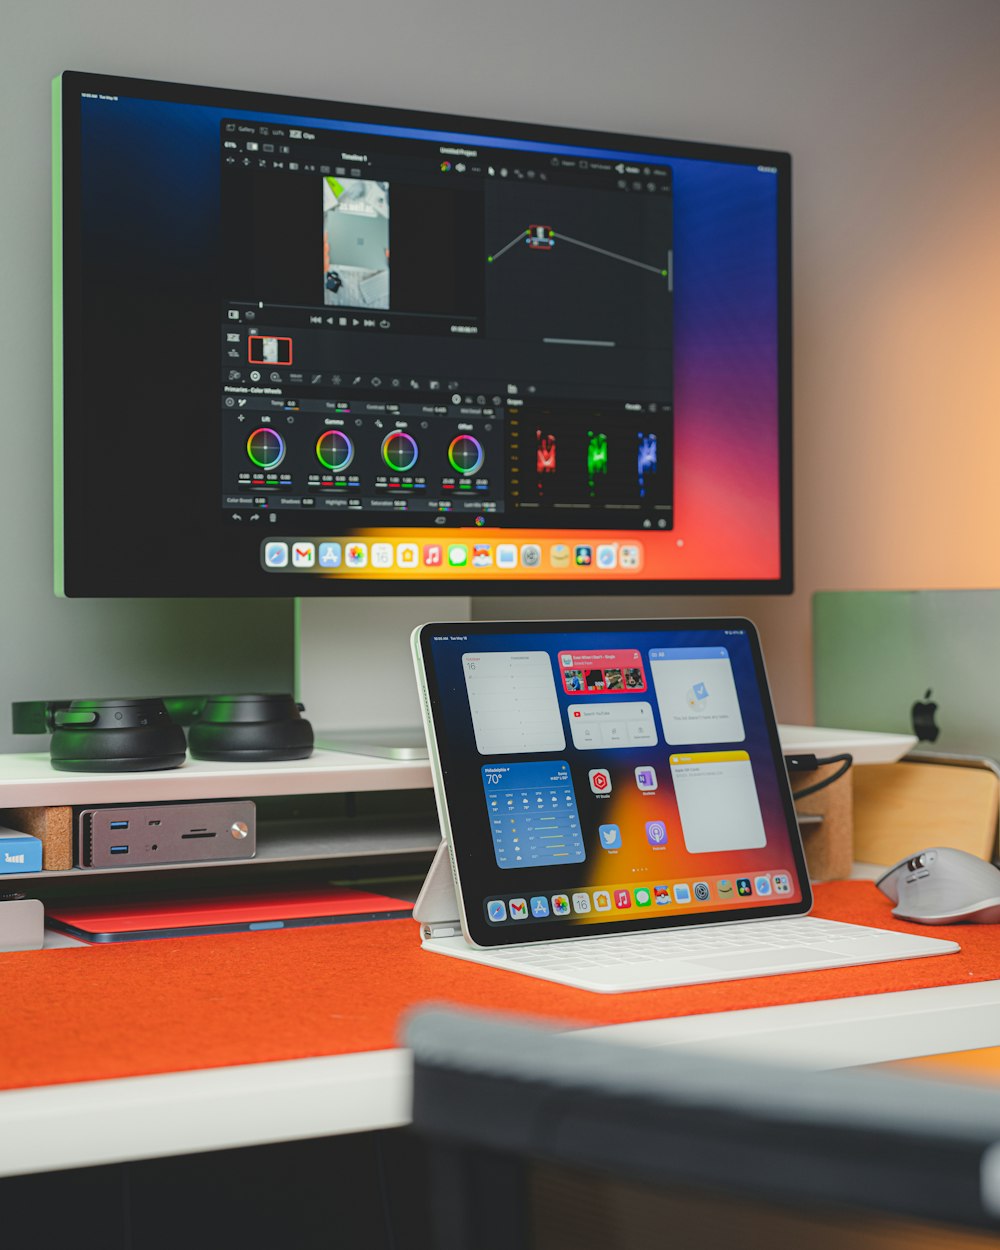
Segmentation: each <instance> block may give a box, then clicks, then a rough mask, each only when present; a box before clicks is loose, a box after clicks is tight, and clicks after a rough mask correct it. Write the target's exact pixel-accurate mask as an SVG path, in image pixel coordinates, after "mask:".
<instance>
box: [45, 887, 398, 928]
mask: <svg viewBox="0 0 1000 1250" xmlns="http://www.w3.org/2000/svg"><path fill="white" fill-rule="evenodd" d="M412 907H413V905H412V903H407V902H404V901H403V900H402V899H398V898H389V897H388V896H387V895H384V894H371V893H369V892H368V891H367V890H353V889H349V888H347V887H346V886H324V887H321V888H319V889H301V890H274V891H271V892H268V893H266V894H244V895H226V896H223V897H219V898H188V899H158V900H156V901H155V902H143V903H131V902H129V903H123V902H113V903H78V902H59V903H53V904H52V905H51V906H49V907H47V908H46V915H45V923H46V924H47V925H48V926H49V927H50V928H52V929H56V930H58V931H59V932H61V933H68V934H69V935H70V936H71V937H75V938H80V939H81V940H82V941H84V942H127V941H136V940H141V939H144V938H158V937H190V936H193V935H195V934H199V933H239V932H246V931H248V930H257V929H284V928H297V927H300V926H303V925H319V924H339V923H343V922H344V921H350V920H388V919H391V918H396V917H399V916H405V915H408V914H409V913H410V912H411V911H412Z"/></svg>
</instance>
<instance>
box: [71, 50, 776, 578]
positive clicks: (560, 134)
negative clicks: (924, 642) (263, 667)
mask: <svg viewBox="0 0 1000 1250" xmlns="http://www.w3.org/2000/svg"><path fill="white" fill-rule="evenodd" d="M52 89H53V117H52V123H53V142H52V168H53V177H52V195H53V214H52V217H53V277H52V282H53V486H54V499H53V514H54V540H55V541H54V563H55V569H54V572H55V590H56V594H57V595H59V596H61V597H71V598H76V597H80V598H83V597H87V598H113V597H123V596H133V595H134V593H135V592H134V591H131V590H130V589H129V588H128V586H127V585H124V584H123V585H121V586H119V587H102V588H100V589H97V590H95V589H94V588H93V585H92V584H91V585H88V577H87V575H86V573H85V572H81V571H80V569H79V567H78V566H76V565H75V566H74V568H73V569H72V570H71V569H69V568H68V567H67V560H68V551H67V544H66V541H65V539H66V531H67V526H68V525H69V524H71V516H70V510H69V509H68V507H67V501H66V497H65V493H66V479H67V466H66V464H65V455H66V453H65V447H64V430H65V428H66V425H67V422H68V421H71V420H73V419H75V416H76V413H75V409H76V406H77V405H79V403H80V400H79V383H80V375H81V372H82V352H81V350H80V346H79V345H80V336H79V334H78V333H77V328H78V322H79V320H80V317H81V316H82V307H83V294H84V293H83V290H82V262H81V254H80V252H81V249H80V242H81V240H80V230H79V221H80V213H79V208H80V193H79V188H80V178H81V166H82V154H81V131H80V126H81V94H82V93H84V92H96V93H101V92H106V93H109V94H119V95H132V96H137V97H139V98H143V99H150V100H164V101H169V102H172V103H180V104H191V105H206V106H209V107H215V108H232V109H240V110H248V111H254V110H259V111H261V112H272V113H275V112H277V113H282V112H287V113H290V114H298V115H306V116H311V117H316V118H317V119H320V120H323V119H327V120H330V121H337V120H342V121H356V122H371V123H373V124H375V125H386V126H404V127H414V128H418V127H423V128H430V129H442V130H446V131H465V132H468V133H472V134H482V135H484V136H487V135H488V136H491V137H500V138H510V139H513V140H521V141H525V140H527V141H536V142H537V141H538V140H539V131H540V130H542V129H544V131H545V136H544V141H545V142H551V143H553V144H557V145H565V146H568V147H573V146H580V147H590V148H593V147H603V148H613V149H619V150H631V151H634V152H636V153H637V154H638V153H641V152H643V151H646V152H649V153H650V154H651V155H657V156H668V157H669V156H676V157H678V158H683V159H688V160H706V161H718V162H731V163H739V164H752V165H767V166H769V167H772V168H774V169H776V170H777V176H778V204H777V336H778V362H777V365H778V368H777V373H778V376H777V395H778V411H777V441H778V447H777V454H778V471H777V481H778V501H777V502H778V562H779V567H778V573H777V576H775V577H773V578H704V579H699V578H695V579H676V580H673V579H647V578H635V579H624V578H623V579H616V580H613V581H612V580H602V581H601V583H600V585H599V586H597V585H595V584H594V583H593V582H591V581H590V580H589V579H586V578H581V579H552V578H542V577H531V578H524V579H520V580H518V579H515V578H507V577H504V578H497V577H493V578H490V579H486V578H467V579H462V580H458V579H455V580H452V579H450V578H449V579H441V580H440V581H436V580H435V579H433V578H427V579H423V580H416V579H409V578H405V579H404V578H394V579H389V578H386V579H378V580H375V579H371V580H368V579H364V578H357V579H353V578H338V579H331V578H322V577H309V578H306V577H302V578H298V577H297V578H274V579H273V581H274V582H275V583H276V585H274V586H273V587H272V586H270V585H268V586H267V588H266V591H265V590H264V588H263V587H262V588H261V590H259V591H243V590H238V591H227V590H226V589H225V588H224V587H223V588H222V589H221V590H219V591H216V592H214V594H213V597H219V598H258V597H261V595H265V597H268V598H272V597H274V598H289V597H295V598H302V597H310V598H338V597H340V596H344V595H346V596H351V597H373V598H375V597H377V598H381V597H385V596H390V595H400V594H404V595H421V596H423V595H428V596H432V595H449V596H454V595H476V596H492V595H512V596H518V595H533V596H539V595H544V596H554V595H568V596H573V595H588V594H589V595H593V594H595V593H600V594H603V593H606V592H608V591H610V592H611V593H614V594H623V595H653V594H674V595H732V594H755V595H757V594H759V595H780V594H791V593H792V591H793V589H794V577H793V534H792V529H793V516H792V506H793V498H792V289H791V264H792V238H791V224H792V207H791V156H790V154H789V153H787V152H781V151H776V150H772V149H769V148H755V147H753V148H752V147H739V146H735V145H726V144H717V143H705V142H695V141H691V140H680V139H665V138H657V137H654V136H649V135H636V134H626V133H623V132H618V131H601V130H590V129H584V128H576V127H567V126H560V125H551V124H549V123H527V122H517V121H505V120H502V119H496V118H493V119H490V118H483V117H478V116H476V115H469V114H451V113H438V112H431V111H424V110H416V109H399V108H391V107H385V106H382V105H367V104H346V103H341V102H337V101H329V100H327V101H324V100H316V99H312V98H310V97H306V96H292V95H278V94H272V93H268V92H260V91H242V90H238V89H234V88H227V87H204V86H198V85H194V84H186V83H177V82H162V81H156V80H150V79H142V78H129V77H118V76H115V75H105V74H93V73H88V72H81V71H76V70H66V71H64V72H63V73H61V74H60V75H58V76H57V77H56V78H55V79H54V80H53V85H52ZM456 532H458V531H456ZM126 580H127V579H126ZM192 593H193V592H191V591H190V590H187V591H185V590H184V589H183V588H181V589H176V588H169V587H168V588H165V589H164V590H162V591H157V593H156V597H163V598H185V597H189V596H190V595H191V594H192ZM140 597H143V596H141V595H140ZM151 597H152V596H151Z"/></svg>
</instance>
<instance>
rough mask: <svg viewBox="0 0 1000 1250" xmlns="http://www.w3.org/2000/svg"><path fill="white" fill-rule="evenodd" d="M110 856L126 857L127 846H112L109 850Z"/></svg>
mask: <svg viewBox="0 0 1000 1250" xmlns="http://www.w3.org/2000/svg"><path fill="white" fill-rule="evenodd" d="M111 854H112V855H127V854H128V847H127V846H113V847H112V848H111Z"/></svg>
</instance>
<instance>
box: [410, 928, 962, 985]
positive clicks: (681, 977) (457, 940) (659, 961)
mask: <svg viewBox="0 0 1000 1250" xmlns="http://www.w3.org/2000/svg"><path fill="white" fill-rule="evenodd" d="M424 948H425V949H426V950H430V951H436V952H437V953H439V954H442V955H452V956H454V957H455V958H458V959H468V960H471V961H472V962H473V963H480V964H488V965H490V966H491V967H494V968H505V969H507V970H508V971H510V972H520V973H524V974H525V975H526V976H532V977H540V978H541V979H542V980H544V981H559V982H561V983H562V984H564V985H574V986H576V987H577V988H579V989H584V990H594V991H596V992H597V993H601V994H615V993H620V992H622V991H624V990H647V989H662V988H666V987H669V986H674V985H695V984H698V983H699V982H705V981H731V980H735V979H737V978H741V977H763V976H773V975H774V974H776V973H782V972H807V971H810V970H812V969H818V968H838V967H848V966H850V965H852V964H870V963H884V962H887V961H889V960H894V959H917V958H920V957H922V956H927V955H946V954H951V953H953V952H954V951H957V950H959V949H960V948H959V946H958V944H957V943H955V942H946V941H942V940H941V939H940V938H926V937H915V936H912V935H911V934H909V933H895V932H892V931H890V930H888V929H869V928H865V927H863V926H861V925H853V924H842V923H840V922H839V921H835V920H818V919H813V918H812V917H804V918H802V919H790V920H755V921H750V922H748V923H745V924H726V925H715V926H712V927H705V928H700V927H699V928H691V929H670V930H656V931H650V932H646V933H628V934H622V935H621V936H620V937H619V936H617V935H611V936H606V937H594V938H567V939H563V940H560V941H556V942H532V943H524V944H521V945H518V946H506V947H500V948H498V949H495V950H482V949H479V948H478V947H474V946H470V945H469V944H468V943H467V942H466V940H465V938H463V937H450V938H428V939H427V940H425V941H424Z"/></svg>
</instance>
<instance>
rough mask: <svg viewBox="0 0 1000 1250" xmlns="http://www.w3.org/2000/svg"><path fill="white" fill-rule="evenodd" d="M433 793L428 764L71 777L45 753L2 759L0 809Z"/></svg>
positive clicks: (331, 755)
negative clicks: (372, 792) (374, 792)
mask: <svg viewBox="0 0 1000 1250" xmlns="http://www.w3.org/2000/svg"><path fill="white" fill-rule="evenodd" d="M430 785H431V770H430V764H429V763H428V762H427V760H386V759H378V758H375V757H374V756H363V755H345V754H342V753H340V752H335V751H314V752H313V754H312V755H311V756H310V757H309V759H307V760H293V761H290V762H289V763H287V764H217V763H209V762H208V761H206V760H190V759H189V760H188V761H187V762H186V763H184V764H182V765H181V767H180V768H165V769H161V770H160V771H158V772H146V773H64V772H59V771H58V770H57V769H55V768H53V767H52V765H51V763H50V762H49V757H48V755H47V754H44V753H39V754H30V755H29V754H23V755H0V808H4V807H61V806H67V807H73V806H83V805H87V804H91V803H100V804H107V803H165V802H180V801H188V800H195V799H243V798H250V797H263V796H266V795H282V794H286V795H287V794H343V793H349V792H351V791H354V792H357V791H363V790H423V789H429V788H430Z"/></svg>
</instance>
